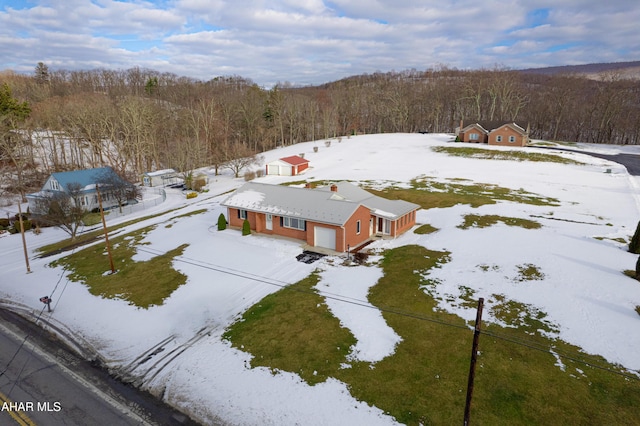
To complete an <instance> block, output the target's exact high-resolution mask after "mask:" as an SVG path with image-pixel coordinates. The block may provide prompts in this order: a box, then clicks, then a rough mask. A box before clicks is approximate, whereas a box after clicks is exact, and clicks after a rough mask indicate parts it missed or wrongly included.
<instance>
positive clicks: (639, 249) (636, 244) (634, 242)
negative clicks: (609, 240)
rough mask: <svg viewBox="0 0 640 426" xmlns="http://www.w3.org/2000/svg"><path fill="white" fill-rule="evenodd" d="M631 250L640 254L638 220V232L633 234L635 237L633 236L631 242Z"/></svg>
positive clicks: (639, 227)
mask: <svg viewBox="0 0 640 426" xmlns="http://www.w3.org/2000/svg"><path fill="white" fill-rule="evenodd" d="M629 252H630V253H635V254H640V222H638V226H637V227H636V232H635V233H634V234H633V237H631V242H630V243H629Z"/></svg>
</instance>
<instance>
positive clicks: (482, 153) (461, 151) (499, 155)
mask: <svg viewBox="0 0 640 426" xmlns="http://www.w3.org/2000/svg"><path fill="white" fill-rule="evenodd" d="M431 149H432V150H433V151H435V152H439V153H444V154H449V155H453V156H456V157H467V158H479V159H484V160H511V161H533V162H546V163H560V164H576V165H584V163H581V162H579V161H575V160H572V159H570V158H565V157H562V156H559V155H554V154H543V153H540V152H528V151H513V150H498V149H483V148H474V147H453V146H436V147H432V148H431Z"/></svg>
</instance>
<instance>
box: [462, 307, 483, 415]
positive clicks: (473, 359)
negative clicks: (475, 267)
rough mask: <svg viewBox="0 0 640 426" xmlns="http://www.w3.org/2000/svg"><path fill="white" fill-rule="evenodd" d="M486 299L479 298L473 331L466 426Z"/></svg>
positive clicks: (465, 412)
mask: <svg viewBox="0 0 640 426" xmlns="http://www.w3.org/2000/svg"><path fill="white" fill-rule="evenodd" d="M483 305H484V299H483V298H482V297H481V298H480V299H479V300H478V312H477V313H476V326H475V330H474V332H473V345H472V348H471V365H470V367H469V381H468V382H467V402H466V404H465V406H464V423H463V424H464V426H469V416H470V414H471V397H472V396H473V380H474V379H475V376H476V360H477V358H478V340H479V339H480V325H481V323H482V307H483Z"/></svg>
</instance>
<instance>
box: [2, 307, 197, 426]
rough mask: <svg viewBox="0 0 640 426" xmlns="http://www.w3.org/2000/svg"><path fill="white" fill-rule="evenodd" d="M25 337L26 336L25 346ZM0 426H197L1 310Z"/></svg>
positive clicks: (23, 321)
mask: <svg viewBox="0 0 640 426" xmlns="http://www.w3.org/2000/svg"><path fill="white" fill-rule="evenodd" d="M25 336H29V337H28V339H26V341H25ZM0 424H1V425H13V424H15V425H23V426H32V425H47V426H49V425H52V426H57V425H67V426H68V425H83V426H84V425H89V424H90V425H95V426H101V425H105V426H106V425H109V426H111V425H124V426H126V425H160V426H164V425H171V426H173V425H183V426H187V425H188V426H191V425H195V424H196V423H195V422H193V421H191V420H190V419H189V418H188V417H187V416H185V415H183V414H181V413H179V412H177V411H175V410H173V409H171V408H170V407H168V406H166V405H165V404H163V403H161V402H160V401H158V400H157V399H155V398H153V397H152V396H151V395H149V394H146V393H143V392H139V391H137V390H136V389H134V388H132V387H129V386H127V385H124V384H122V383H120V382H118V381H116V380H114V379H112V378H111V377H109V375H108V374H107V373H106V372H105V371H103V370H102V369H100V368H97V367H95V366H93V365H91V364H90V363H89V362H87V361H85V360H83V359H81V358H79V357H78V356H76V355H75V354H74V353H72V352H70V351H69V350H67V349H66V348H65V347H64V346H62V345H60V344H59V343H58V342H56V341H54V340H50V339H49V338H48V336H46V332H43V331H42V330H41V329H39V328H37V327H36V326H34V325H33V324H31V323H29V322H27V321H25V320H24V319H22V318H21V317H19V316H17V315H16V314H13V313H11V312H7V311H3V310H0Z"/></svg>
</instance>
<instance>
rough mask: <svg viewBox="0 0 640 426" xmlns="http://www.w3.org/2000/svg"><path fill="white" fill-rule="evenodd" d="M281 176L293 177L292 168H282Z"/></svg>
mask: <svg viewBox="0 0 640 426" xmlns="http://www.w3.org/2000/svg"><path fill="white" fill-rule="evenodd" d="M280 174H281V175H282V176H291V166H280Z"/></svg>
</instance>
